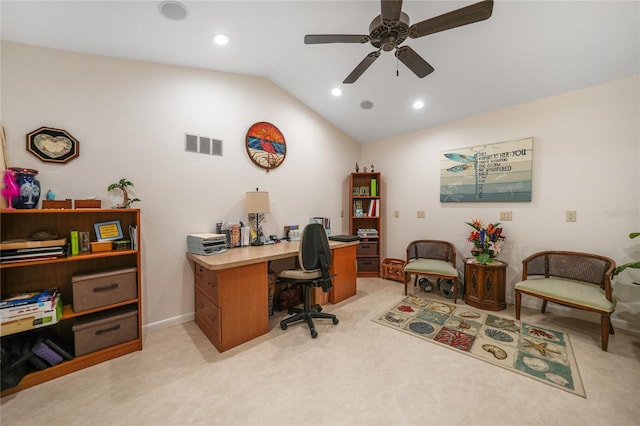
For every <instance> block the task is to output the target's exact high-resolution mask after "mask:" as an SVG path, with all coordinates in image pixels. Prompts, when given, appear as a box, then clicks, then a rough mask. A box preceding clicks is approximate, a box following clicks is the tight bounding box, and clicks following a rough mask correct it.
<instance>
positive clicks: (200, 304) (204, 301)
mask: <svg viewBox="0 0 640 426" xmlns="http://www.w3.org/2000/svg"><path fill="white" fill-rule="evenodd" d="M195 296H196V297H195V302H196V306H195V308H196V315H195V322H196V324H197V325H198V327H200V329H201V330H202V332H203V333H204V334H205V335H206V336H207V337H208V338H209V340H211V343H213V344H214V345H215V346H216V348H218V350H221V347H222V339H221V338H220V336H221V332H222V321H221V318H220V316H221V310H220V308H219V307H218V305H216V304H215V303H213V302H212V301H211V299H209V298H208V297H207V296H205V294H204V293H203V292H201V291H199V290H198V289H197V288H196V295H195Z"/></svg>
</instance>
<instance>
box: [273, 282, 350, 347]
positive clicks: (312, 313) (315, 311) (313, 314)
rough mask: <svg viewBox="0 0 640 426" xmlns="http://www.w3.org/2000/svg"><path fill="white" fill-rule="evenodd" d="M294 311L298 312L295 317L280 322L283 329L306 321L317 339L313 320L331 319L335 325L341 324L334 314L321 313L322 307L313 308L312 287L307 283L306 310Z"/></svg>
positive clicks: (305, 288)
mask: <svg viewBox="0 0 640 426" xmlns="http://www.w3.org/2000/svg"><path fill="white" fill-rule="evenodd" d="M294 309H295V312H297V313H296V314H295V315H292V316H290V317H287V318H285V319H283V320H282V321H280V328H281V329H283V330H286V329H287V327H288V326H289V324H292V323H297V322H301V321H304V322H306V323H307V326H308V327H309V332H310V333H311V337H313V338H314V339H315V338H316V337H318V332H317V331H316V327H315V325H314V323H313V318H321V319H330V320H332V321H333V323H334V324H338V322H339V320H338V318H337V317H336V316H335V315H334V314H328V313H325V312H320V311H321V310H322V308H321V307H320V305H314V306H311V285H309V284H306V283H305V284H304V308H303V309H300V308H294Z"/></svg>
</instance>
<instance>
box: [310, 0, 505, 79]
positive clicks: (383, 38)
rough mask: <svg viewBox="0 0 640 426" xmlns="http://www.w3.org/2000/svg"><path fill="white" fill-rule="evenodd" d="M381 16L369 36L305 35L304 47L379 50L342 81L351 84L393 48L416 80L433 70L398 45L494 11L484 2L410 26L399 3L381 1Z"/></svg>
mask: <svg viewBox="0 0 640 426" xmlns="http://www.w3.org/2000/svg"><path fill="white" fill-rule="evenodd" d="M380 9H381V13H380V15H378V16H376V17H375V18H374V19H373V21H371V24H369V35H355V34H307V35H305V36H304V43H305V44H326V43H360V44H364V43H367V42H369V43H371V44H372V45H373V46H374V47H376V48H377V49H378V50H376V51H374V52H371V53H369V54H368V55H367V56H365V58H364V59H363V60H362V62H360V63H359V64H358V66H356V67H355V69H354V70H353V71H351V74H349V75H348V76H347V78H346V79H345V80H344V81H343V83H344V84H350V83H354V82H355V81H356V80H357V79H358V78H359V77H360V76H361V75H362V73H364V72H365V71H366V70H367V68H369V67H370V66H371V64H373V62H374V61H375V60H376V59H378V57H379V56H380V50H384V51H385V52H389V51H391V50H394V49H395V51H396V52H395V56H396V58H398V59H399V60H400V61H401V62H402V63H403V64H405V65H406V66H407V68H409V69H410V70H411V71H413V73H414V74H415V75H417V76H418V77H419V78H422V77H425V76H427V75H429V74H431V73H432V72H433V67H432V66H431V65H429V63H427V61H425V60H424V59H422V57H421V56H420V55H418V54H417V53H416V51H415V50H413V49H412V48H411V47H409V46H400V45H401V44H402V42H404V41H405V40H406V38H407V36H408V37H409V38H419V37H424V36H426V35H429V34H434V33H437V32H440V31H445V30H449V29H452V28H456V27H461V26H463V25H467V24H473V23H474V22H478V21H484V20H485V19H488V18H489V17H490V16H491V13H492V12H493V0H485V1H481V2H478V3H474V4H472V5H469V6H466V7H463V8H460V9H456V10H453V11H451V12H448V13H445V14H442V15H439V16H436V17H435V18H430V19H426V20H424V21H422V22H418V23H417V24H413V25H411V26H409V16H408V15H407V14H406V13H404V12H403V11H402V0H381V1H380Z"/></svg>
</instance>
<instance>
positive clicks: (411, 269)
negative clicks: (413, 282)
mask: <svg viewBox="0 0 640 426" xmlns="http://www.w3.org/2000/svg"><path fill="white" fill-rule="evenodd" d="M404 272H407V273H410V274H434V275H442V276H446V277H452V278H455V277H457V276H458V271H457V270H456V268H454V267H453V266H452V265H451V264H450V263H449V262H446V261H444V260H436V259H415V260H411V261H409V263H407V264H406V265H405V267H404Z"/></svg>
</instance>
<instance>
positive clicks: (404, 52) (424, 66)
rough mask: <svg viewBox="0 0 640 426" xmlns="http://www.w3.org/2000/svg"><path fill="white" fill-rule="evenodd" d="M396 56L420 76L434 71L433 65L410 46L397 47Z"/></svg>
mask: <svg viewBox="0 0 640 426" xmlns="http://www.w3.org/2000/svg"><path fill="white" fill-rule="evenodd" d="M396 58H398V59H399V60H400V62H402V63H403V64H405V65H406V66H407V68H409V69H410V70H411V71H413V73H414V74H415V75H417V76H418V77H420V78H422V77H425V76H427V75H429V74H431V73H432V72H433V67H432V66H431V65H429V63H428V62H427V61H425V60H424V59H422V56H420V55H418V54H417V53H416V51H415V50H413V49H412V48H410V47H409V46H402V47H399V48H398V49H396Z"/></svg>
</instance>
